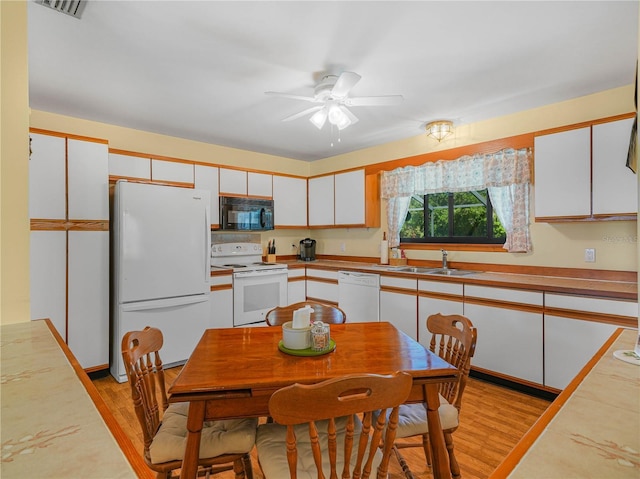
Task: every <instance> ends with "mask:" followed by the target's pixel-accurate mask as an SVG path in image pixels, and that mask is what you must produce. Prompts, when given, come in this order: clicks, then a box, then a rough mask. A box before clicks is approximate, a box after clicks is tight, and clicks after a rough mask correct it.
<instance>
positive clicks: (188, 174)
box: [151, 158, 193, 184]
mask: <svg viewBox="0 0 640 479" xmlns="http://www.w3.org/2000/svg"><path fill="white" fill-rule="evenodd" d="M151 179H152V180H153V181H167V182H170V183H187V184H193V165H192V164H190V163H180V162H178V161H167V160H156V159H153V158H152V159H151Z"/></svg>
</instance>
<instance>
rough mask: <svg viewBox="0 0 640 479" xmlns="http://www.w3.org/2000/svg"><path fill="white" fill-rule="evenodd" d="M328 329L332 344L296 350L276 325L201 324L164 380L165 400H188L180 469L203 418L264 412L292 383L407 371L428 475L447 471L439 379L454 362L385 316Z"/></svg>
mask: <svg viewBox="0 0 640 479" xmlns="http://www.w3.org/2000/svg"><path fill="white" fill-rule="evenodd" d="M330 334H331V339H332V342H335V349H334V350H333V351H332V352H330V353H327V354H322V355H318V356H297V355H291V354H288V353H285V352H282V351H281V350H280V349H279V347H278V343H279V342H280V341H281V340H282V329H281V328H280V327H267V328H260V327H256V328H226V329H208V330H206V331H205V332H204V334H203V336H202V338H201V339H200V342H199V343H198V344H197V346H196V348H195V349H194V351H193V354H192V355H191V357H190V358H189V360H188V361H187V363H186V364H185V365H184V367H183V368H182V370H181V371H180V373H179V375H178V376H177V378H176V379H175V381H174V383H173V384H172V385H171V387H170V388H169V401H170V402H183V401H188V402H189V403H190V405H189V416H188V419H187V428H188V431H189V432H188V435H187V447H186V452H185V457H184V461H183V467H182V470H181V473H180V477H181V478H182V479H185V478H189V479H192V478H195V477H196V473H197V468H198V451H199V450H200V435H201V431H202V426H203V422H204V421H210V420H216V419H233V418H246V417H265V416H268V415H269V398H270V397H271V395H272V394H273V393H274V392H275V391H277V390H278V389H280V388H282V387H285V386H289V385H291V384H294V383H303V384H313V383H317V382H321V381H324V380H326V379H331V378H335V377H340V376H344V375H347V374H362V373H373V374H391V373H394V372H396V371H406V372H408V373H409V374H411V376H412V377H413V388H412V390H411V393H410V395H409V398H408V400H407V402H410V403H425V404H426V408H427V422H428V426H429V431H430V435H429V437H430V441H429V442H430V444H431V449H432V453H433V455H432V458H433V461H432V464H433V474H434V477H435V478H436V479H441V478H449V479H450V478H451V472H450V469H449V461H448V455H447V451H446V448H445V443H444V436H443V434H442V427H441V425H440V418H439V415H438V407H439V405H440V400H439V397H438V384H439V383H442V382H450V381H455V380H456V379H457V377H458V370H457V369H456V368H454V367H453V366H451V365H450V364H449V363H447V362H445V361H444V360H442V359H441V358H440V357H439V356H437V355H436V354H433V353H432V352H431V351H429V350H428V349H426V348H425V347H423V346H422V345H421V344H420V343H418V342H416V341H415V340H413V339H412V338H410V337H409V336H407V335H406V334H405V333H403V332H401V331H399V330H398V329H396V328H395V327H394V326H393V325H392V324H390V323H387V322H370V323H345V324H336V325H331V331H330Z"/></svg>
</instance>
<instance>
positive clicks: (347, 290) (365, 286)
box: [338, 271, 380, 323]
mask: <svg viewBox="0 0 640 479" xmlns="http://www.w3.org/2000/svg"><path fill="white" fill-rule="evenodd" d="M338 307H339V308H340V309H342V310H343V311H344V313H345V315H346V322H347V323H364V322H367V321H380V275H379V274H369V273H354V272H350V271H338Z"/></svg>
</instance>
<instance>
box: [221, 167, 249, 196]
mask: <svg viewBox="0 0 640 479" xmlns="http://www.w3.org/2000/svg"><path fill="white" fill-rule="evenodd" d="M220 194H230V195H243V196H246V195H247V172H246V171H242V170H230V169H228V168H220Z"/></svg>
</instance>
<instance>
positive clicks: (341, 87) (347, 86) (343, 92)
mask: <svg viewBox="0 0 640 479" xmlns="http://www.w3.org/2000/svg"><path fill="white" fill-rule="evenodd" d="M360 78H362V77H361V76H360V75H358V74H357V73H353V72H342V73H341V74H340V76H339V77H338V79H337V80H336V84H335V85H333V89H332V90H331V96H332V97H334V98H344V97H346V96H347V94H348V93H349V90H351V89H352V88H353V87H354V86H355V84H356V83H358V82H359V81H360Z"/></svg>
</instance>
